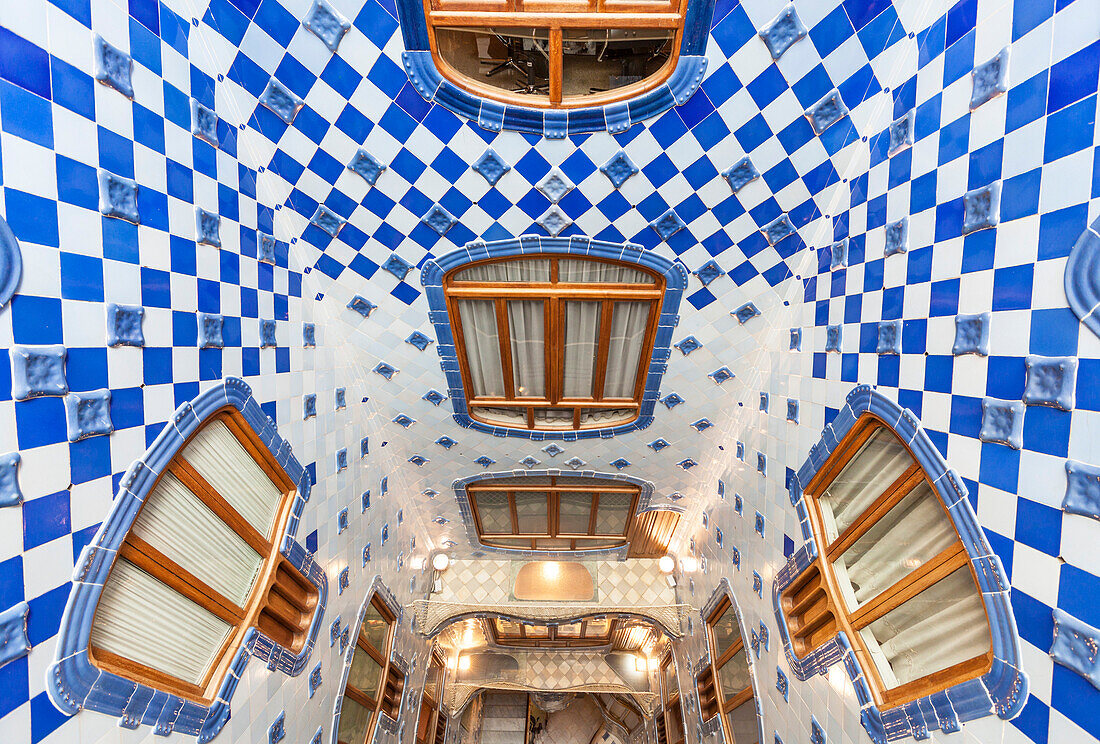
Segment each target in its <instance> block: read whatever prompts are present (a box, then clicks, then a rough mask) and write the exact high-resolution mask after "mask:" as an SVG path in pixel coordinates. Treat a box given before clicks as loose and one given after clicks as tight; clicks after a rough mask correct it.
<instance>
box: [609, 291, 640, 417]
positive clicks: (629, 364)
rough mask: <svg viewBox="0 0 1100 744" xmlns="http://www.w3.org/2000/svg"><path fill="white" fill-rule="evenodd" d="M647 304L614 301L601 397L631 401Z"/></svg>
mask: <svg viewBox="0 0 1100 744" xmlns="http://www.w3.org/2000/svg"><path fill="white" fill-rule="evenodd" d="M649 308H650V303H648V302H616V303H615V310H614V312H613V313H612V316H611V346H610V347H609V348H608V351H607V373H606V374H605V375H604V382H603V397H604V398H633V397H634V381H635V380H636V379H637V377H638V364H639V363H640V362H641V358H642V342H643V341H644V340H645V331H646V324H647V323H648V322H649Z"/></svg>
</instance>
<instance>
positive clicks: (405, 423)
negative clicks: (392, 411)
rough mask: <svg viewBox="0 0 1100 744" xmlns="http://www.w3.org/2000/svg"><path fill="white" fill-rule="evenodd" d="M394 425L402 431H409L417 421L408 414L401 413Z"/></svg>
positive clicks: (395, 419) (394, 420)
mask: <svg viewBox="0 0 1100 744" xmlns="http://www.w3.org/2000/svg"><path fill="white" fill-rule="evenodd" d="M393 423H395V424H397V425H398V426H400V427H401V428H402V429H408V428H409V427H410V426H412V425H413V424H415V423H416V419H414V418H412V417H411V416H409V415H408V414H404V413H400V414H398V415H397V416H395V417H394V419H393Z"/></svg>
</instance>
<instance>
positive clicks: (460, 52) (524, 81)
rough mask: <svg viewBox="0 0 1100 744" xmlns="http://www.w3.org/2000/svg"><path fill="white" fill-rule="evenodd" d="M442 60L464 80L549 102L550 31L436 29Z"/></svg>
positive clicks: (471, 28) (539, 29) (541, 29)
mask: <svg viewBox="0 0 1100 744" xmlns="http://www.w3.org/2000/svg"><path fill="white" fill-rule="evenodd" d="M435 41H436V45H437V47H438V49H439V56H440V57H442V58H443V60H444V61H445V62H446V63H447V64H449V65H450V66H451V67H453V68H454V69H455V70H456V71H457V72H459V73H461V74H462V75H464V76H465V77H468V78H470V79H472V80H475V81H476V82H478V83H481V84H482V85H489V86H492V87H494V88H499V89H501V90H506V91H511V92H513V93H522V94H524V95H528V96H531V98H532V99H536V98H541V99H543V100H549V98H548V91H549V88H550V61H549V57H548V55H547V49H548V47H549V31H548V30H547V29H543V28H537V29H532V28H473V27H469V28H437V29H436V30H435Z"/></svg>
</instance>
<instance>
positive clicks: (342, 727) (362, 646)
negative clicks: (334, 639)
mask: <svg viewBox="0 0 1100 744" xmlns="http://www.w3.org/2000/svg"><path fill="white" fill-rule="evenodd" d="M396 619H397V618H396V616H395V615H394V614H393V613H392V612H391V611H390V609H389V608H388V607H387V606H386V604H385V603H384V602H383V601H382V599H381V597H379V596H377V595H375V596H374V597H371V600H370V602H369V603H368V604H367V610H366V613H365V614H364V615H363V622H362V624H361V625H360V626H359V634H358V635H357V636H356V639H355V653H354V655H353V656H352V657H351V669H349V670H348V681H347V684H346V685H344V697H343V700H342V701H341V703H340V724H339V727H338V728H337V734H336V739H337V741H338V742H339V744H365V743H366V742H368V741H370V740H371V733H372V732H373V731H374V727H375V726H376V725H377V724H378V715H379V714H380V713H385V714H386V715H388V716H389V717H390V718H393V719H394V720H396V719H397V714H398V712H399V709H400V707H401V693H402V691H403V689H404V686H405V675H404V674H403V673H402V672H401V670H400V669H398V668H397V667H396V666H395V665H394V664H392V663H391V662H390V649H391V646H392V644H393V630H394V622H395V620H396Z"/></svg>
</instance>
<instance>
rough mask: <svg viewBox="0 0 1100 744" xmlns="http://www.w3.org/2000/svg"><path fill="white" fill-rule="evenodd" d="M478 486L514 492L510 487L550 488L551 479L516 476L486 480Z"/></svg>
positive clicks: (538, 476) (478, 483)
mask: <svg viewBox="0 0 1100 744" xmlns="http://www.w3.org/2000/svg"><path fill="white" fill-rule="evenodd" d="M476 485H478V486H496V487H498V488H500V489H501V490H502V491H510V490H512V489H511V488H510V486H549V485H550V477H549V476H546V475H516V476H511V475H510V476H507V477H504V478H486V479H485V480H483V481H478V482H477V483H476Z"/></svg>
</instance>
